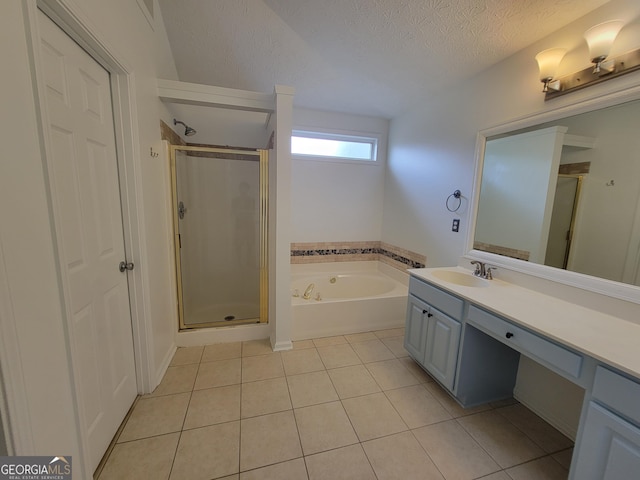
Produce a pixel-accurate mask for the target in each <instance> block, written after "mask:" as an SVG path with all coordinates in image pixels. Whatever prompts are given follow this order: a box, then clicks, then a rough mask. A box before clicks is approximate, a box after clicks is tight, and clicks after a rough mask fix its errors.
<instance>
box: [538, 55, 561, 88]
mask: <svg viewBox="0 0 640 480" xmlns="http://www.w3.org/2000/svg"><path fill="white" fill-rule="evenodd" d="M565 53H567V49H566V48H549V49H547V50H543V51H542V52H540V53H539V54H537V55H536V61H537V62H538V68H539V69H540V81H541V82H542V83H543V84H544V87H543V88H542V91H543V92H545V93H546V92H548V91H549V85H550V84H551V88H553V89H554V90H558V89H559V87H560V85H559V83H558V82H553V79H554V77H555V76H556V71H557V70H558V65H560V62H561V61H562V57H564V54H565ZM551 82H553V84H552V83H551Z"/></svg>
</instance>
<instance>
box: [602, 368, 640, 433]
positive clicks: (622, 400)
mask: <svg viewBox="0 0 640 480" xmlns="http://www.w3.org/2000/svg"><path fill="white" fill-rule="evenodd" d="M592 395H593V398H594V399H595V400H596V401H598V402H599V403H602V404H604V405H606V406H607V407H609V408H611V409H612V410H615V411H616V412H618V413H620V414H621V415H623V416H625V417H627V418H628V419H629V420H631V421H633V422H635V423H636V424H637V425H640V383H637V382H635V381H633V380H631V379H629V378H626V377H623V376H622V375H619V374H617V373H615V372H612V371H611V370H608V369H606V368H603V367H598V368H596V377H595V381H594V383H593V394H592Z"/></svg>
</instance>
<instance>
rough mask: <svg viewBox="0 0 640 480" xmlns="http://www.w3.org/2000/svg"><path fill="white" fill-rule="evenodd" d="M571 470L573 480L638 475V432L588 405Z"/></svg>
mask: <svg viewBox="0 0 640 480" xmlns="http://www.w3.org/2000/svg"><path fill="white" fill-rule="evenodd" d="M581 438H582V440H581V442H580V444H579V447H578V451H577V452H576V455H577V456H576V458H575V465H574V468H573V469H572V471H571V478H572V479H574V480H592V479H593V480H629V479H630V478H638V477H637V475H638V472H640V429H638V428H637V427H635V426H634V425H632V424H630V423H628V422H626V421H625V420H623V419H622V418H620V417H618V416H617V415H616V414H614V413H612V412H610V411H609V410H607V409H605V408H603V407H601V406H600V405H598V404H596V403H594V402H591V404H590V405H589V411H588V413H587V418H586V420H585V426H584V430H583V432H582V437H581Z"/></svg>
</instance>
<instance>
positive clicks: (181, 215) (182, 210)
mask: <svg viewBox="0 0 640 480" xmlns="http://www.w3.org/2000/svg"><path fill="white" fill-rule="evenodd" d="M185 213H187V208H186V207H185V206H184V202H183V201H182V200H181V201H180V203H178V218H180V220H182V219H183V218H184V214H185Z"/></svg>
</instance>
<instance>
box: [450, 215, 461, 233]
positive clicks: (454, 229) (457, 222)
mask: <svg viewBox="0 0 640 480" xmlns="http://www.w3.org/2000/svg"><path fill="white" fill-rule="evenodd" d="M458 230H460V219H459V218H454V219H453V224H452V225H451V231H452V232H457V231H458Z"/></svg>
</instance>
